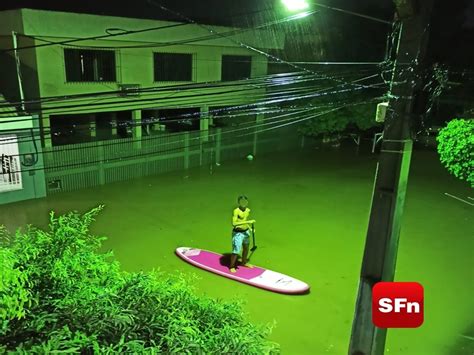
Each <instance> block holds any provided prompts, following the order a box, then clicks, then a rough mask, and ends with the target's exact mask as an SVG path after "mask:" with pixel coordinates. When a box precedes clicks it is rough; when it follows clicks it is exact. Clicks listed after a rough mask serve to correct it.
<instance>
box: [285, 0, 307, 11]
mask: <svg viewBox="0 0 474 355" xmlns="http://www.w3.org/2000/svg"><path fill="white" fill-rule="evenodd" d="M282 2H283V4H284V5H285V6H286V8H287V9H288V10H290V11H301V10H306V9H307V8H308V7H309V5H308V3H307V2H306V0H282Z"/></svg>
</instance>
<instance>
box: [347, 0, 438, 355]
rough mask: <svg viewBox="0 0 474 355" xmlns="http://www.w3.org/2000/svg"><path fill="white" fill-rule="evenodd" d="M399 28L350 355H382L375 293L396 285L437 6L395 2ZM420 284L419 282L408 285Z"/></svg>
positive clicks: (430, 0) (426, 0) (426, 1)
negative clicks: (416, 109) (419, 96)
mask: <svg viewBox="0 0 474 355" xmlns="http://www.w3.org/2000/svg"><path fill="white" fill-rule="evenodd" d="M394 2H395V5H396V9H397V17H398V20H399V21H400V22H401V33H400V36H399V41H398V50H397V58H396V62H395V67H394V72H393V77H392V84H391V96H390V102H389V106H388V109H387V115H386V118H385V127H384V133H383V141H382V149H381V152H380V157H379V163H378V165H377V172H376V177H375V185H374V190H373V196H372V207H371V212H370V220H369V227H368V231H367V238H366V243H365V250H364V257H363V261H362V270H361V275H360V281H359V289H358V294H357V303H356V309H355V315H354V321H353V324H352V334H351V339H350V346H349V354H350V355H379V354H383V353H384V348H385V338H386V333H387V330H386V329H381V328H377V327H375V326H374V324H373V323H372V287H373V286H374V285H375V284H376V283H377V282H379V281H393V279H394V275H395V264H396V258H397V250H398V240H399V236H400V227H401V218H402V214H403V207H404V204H405V192H406V186H407V180H408V172H409V168H410V159H411V152H412V139H411V121H412V117H413V102H414V96H415V94H416V91H417V89H418V87H419V84H421V83H420V81H421V80H422V79H420V77H418V74H420V73H419V68H420V64H421V63H422V61H423V57H424V54H425V52H426V47H427V42H428V33H429V30H430V28H429V25H430V18H431V11H432V7H433V2H434V0H418V1H416V0H394ZM405 281H416V280H405Z"/></svg>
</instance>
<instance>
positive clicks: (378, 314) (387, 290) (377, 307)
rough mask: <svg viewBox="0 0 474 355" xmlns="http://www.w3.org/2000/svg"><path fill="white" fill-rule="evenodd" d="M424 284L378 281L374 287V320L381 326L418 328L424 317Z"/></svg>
mask: <svg viewBox="0 0 474 355" xmlns="http://www.w3.org/2000/svg"><path fill="white" fill-rule="evenodd" d="M423 300H424V295H423V286H421V285H420V284H419V283H418V282H378V283H376V284H375V286H374V287H373V288H372V322H373V323H374V325H375V326H376V327H379V328H418V327H419V326H421V325H422V324H423V319H424V304H423Z"/></svg>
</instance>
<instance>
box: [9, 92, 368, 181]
mask: <svg viewBox="0 0 474 355" xmlns="http://www.w3.org/2000/svg"><path fill="white" fill-rule="evenodd" d="M365 103H368V102H367V101H366V102H360V103H356V104H352V106H354V105H359V104H365ZM347 106H348V105H342V106H340V107H337V108H333V109H330V110H327V111H324V112H322V113H319V114H317V115H312V116H310V117H304V118H300V119H297V120H294V121H292V122H290V123H284V124H282V125H279V126H275V127H270V128H268V129H263V130H259V131H258V132H257V133H258V134H260V133H264V132H266V131H270V130H274V129H277V128H282V127H285V126H288V125H291V124H296V123H300V122H303V121H305V120H308V119H312V118H316V117H319V116H322V115H325V114H327V113H330V112H334V111H336V110H339V109H342V108H344V107H347ZM349 106H350V105H349ZM309 111H310V110H309ZM282 121H288V120H282ZM282 121H279V122H282ZM279 122H277V123H279ZM260 125H265V124H256V125H254V126H253V127H248V128H242V129H252V128H258V127H259V126H260ZM224 133H225V134H228V133H233V131H228V132H223V133H222V134H224ZM254 134H255V132H251V133H247V134H242V135H239V136H237V137H244V136H248V135H254ZM210 136H216V134H214V135H210ZM194 139H197V140H200V139H202V138H201V137H200V136H199V137H196V138H194ZM231 139H235V137H231V138H224V139H222V141H227V140H231ZM121 143H122V142H121ZM172 143H176V142H172ZM122 144H123V143H122ZM168 144H171V143H168ZM201 144H202V143H199V144H195V145H190V146H189V148H192V147H197V146H201ZM92 148H96V146H92ZM182 148H183V147H179V148H171V149H169V150H164V151H159V152H149V153H144V154H135V155H129V156H120V157H116V158H110V159H107V162H110V161H115V160H124V159H132V158H138V157H142V156H148V155H154V154H158V153H166V152H170V151H176V150H181V149H182ZM41 154H43V155H44V154H46V152H42V153H41ZM22 155H25V154H18V155H17V156H22ZM99 162H101V160H97V161H89V162H86V163H75V164H66V165H61V166H56V167H42V168H35V169H25V170H23V169H22V170H20V171H21V172H30V171H37V170H55V169H61V168H70V167H75V166H83V165H92V164H96V163H99ZM1 175H4V174H3V173H2V174H1Z"/></svg>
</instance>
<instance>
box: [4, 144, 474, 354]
mask: <svg viewBox="0 0 474 355" xmlns="http://www.w3.org/2000/svg"><path fill="white" fill-rule="evenodd" d="M376 161H377V157H376V155H371V154H370V153H360V154H357V153H356V152H355V150H354V149H353V148H350V149H342V150H336V151H321V150H318V149H315V148H309V149H306V150H305V151H299V152H295V153H291V154H290V153H285V154H275V155H271V156H264V157H257V158H256V159H255V160H254V161H253V162H249V161H246V160H245V159H242V160H240V161H234V162H228V163H223V164H222V165H221V166H219V167H217V166H214V167H213V169H212V174H211V173H210V169H209V167H203V168H200V169H194V170H190V171H188V172H177V173H172V174H166V175H161V176H153V177H148V178H143V179H139V180H133V181H127V182H122V183H117V184H111V185H107V186H104V187H100V188H95V189H89V190H82V191H77V192H73V193H62V194H58V195H55V196H51V197H48V198H46V199H41V200H34V201H26V202H22V203H16V204H11V205H5V206H0V216H1V219H0V223H3V224H5V225H7V227H8V228H10V229H14V228H16V227H17V226H19V225H25V224H27V223H31V224H35V225H40V226H44V225H45V224H46V222H47V218H48V216H47V214H48V211H49V210H51V209H54V210H55V211H57V212H58V213H61V212H66V211H68V210H72V209H76V210H78V211H81V212H84V211H86V210H88V209H90V208H92V207H94V206H96V205H98V204H105V206H106V209H105V211H104V212H103V213H102V214H101V215H100V216H99V219H98V221H97V222H96V224H95V226H94V232H95V233H96V234H102V235H106V236H107V237H108V238H109V239H108V241H106V243H105V245H104V250H108V249H113V250H114V252H115V255H116V257H117V259H118V260H119V261H120V262H121V264H122V266H123V268H124V269H126V270H129V271H138V270H150V269H152V268H160V269H161V270H163V271H175V270H179V271H182V272H185V273H196V274H197V275H199V277H200V280H199V282H198V284H197V287H198V290H199V292H202V293H205V294H208V295H210V296H213V297H218V298H222V299H231V298H234V297H238V298H241V299H243V300H245V301H246V303H247V305H246V310H247V312H248V314H249V319H250V320H251V321H252V322H258V323H267V322H272V321H273V320H275V321H276V328H275V329H274V331H273V333H272V336H271V339H272V340H274V341H276V342H278V343H280V344H281V349H282V352H283V353H284V354H347V349H348V343H349V336H350V331H351V323H352V318H353V312H354V304H355V298H356V292H357V285H358V279H359V271H360V266H361V260H362V253H363V248H364V241H365V232H366V229H367V222H368V213H369V208H370V201H371V193H372V186H373V179H374V173H375V168H376ZM445 192H447V193H450V194H452V195H456V196H460V197H463V198H466V197H467V196H472V195H473V193H472V190H471V189H470V188H469V187H468V186H467V184H465V183H463V182H461V181H458V180H456V179H455V178H453V177H451V176H449V175H448V173H447V172H446V171H445V170H444V168H443V167H441V165H440V164H439V162H438V159H437V156H436V154H435V153H433V152H427V151H419V152H415V153H414V156H413V159H412V169H411V172H410V179H409V184H408V191H407V200H406V209H405V215H404V219H403V226H402V232H401V237H400V238H401V239H400V249H399V254H398V262H397V273H396V280H399V281H417V282H420V283H421V284H422V285H423V286H424V288H425V323H424V324H423V326H421V327H420V328H418V329H395V330H389V331H388V338H387V343H386V349H387V350H386V354H414V355H418V354H420V355H423V354H430V355H436V354H472V353H474V350H473V349H474V347H473V343H474V340H473V339H474V338H473V337H474V334H473V333H474V325H473V323H474V322H473V317H472V315H473V314H474V303H473V301H472V299H473V291H474V288H473V285H474V282H473V281H474V265H473V264H474V262H473V260H474V258H473V256H474V252H473V250H474V249H473V246H474V241H473V236H474V228H473V226H474V224H473V216H474V215H473V211H474V209H473V207H471V206H469V205H467V204H464V203H462V202H460V201H457V200H455V199H452V198H450V197H447V196H445V195H444V193H445ZM242 193H245V194H246V195H247V196H248V197H249V199H250V206H249V207H250V208H251V209H252V214H253V217H254V218H255V219H256V220H257V224H256V238H257V245H258V250H257V251H256V253H255V254H254V256H253V259H252V262H253V263H255V264H257V265H260V266H264V267H266V268H269V269H272V270H275V271H279V272H282V273H285V274H288V275H291V276H294V277H296V278H299V279H301V280H304V281H306V282H307V283H309V284H310V285H311V293H310V294H309V295H305V296H286V295H280V294H276V293H272V292H268V291H264V290H260V289H257V288H253V287H251V286H248V285H244V284H240V283H238V282H235V281H232V280H229V279H226V278H223V277H220V276H217V275H214V274H211V273H208V272H205V271H201V270H199V269H196V268H194V267H192V266H191V265H189V264H187V263H185V262H183V261H182V260H181V259H179V258H177V257H176V256H175V255H174V249H175V248H176V247H178V246H193V247H200V248H203V249H209V250H213V251H217V252H222V253H224V252H229V248H230V229H231V224H230V223H231V211H232V208H233V207H234V206H235V200H236V197H237V196H238V195H239V194H242Z"/></svg>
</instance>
